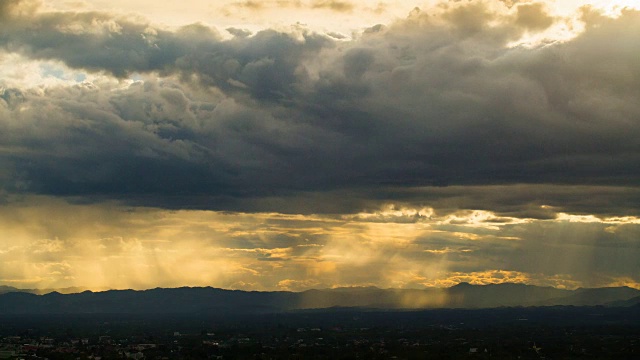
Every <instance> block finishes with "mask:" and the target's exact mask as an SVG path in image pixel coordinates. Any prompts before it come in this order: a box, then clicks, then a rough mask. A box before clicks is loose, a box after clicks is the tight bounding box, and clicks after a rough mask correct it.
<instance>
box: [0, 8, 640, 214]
mask: <svg viewBox="0 0 640 360" xmlns="http://www.w3.org/2000/svg"><path fill="white" fill-rule="evenodd" d="M17 3H18V2H15V1H14V2H7V1H4V2H2V3H0V11H1V13H2V16H3V19H4V20H3V22H2V24H1V25H0V29H1V30H2V35H0V45H1V46H2V47H3V48H4V49H5V51H8V52H18V53H20V54H22V55H23V56H26V57H29V58H31V59H45V60H48V59H51V60H59V61H62V62H64V63H65V64H66V65H67V66H69V67H72V68H78V69H85V70H87V71H104V72H105V73H108V74H111V75H113V76H115V77H119V78H124V77H127V76H130V75H131V74H133V73H141V74H143V77H144V78H145V79H146V80H145V81H144V83H136V84H134V85H131V86H129V87H127V88H114V87H112V86H107V85H100V84H98V85H95V86H93V87H90V86H88V85H78V86H75V87H69V88H50V89H48V90H46V91H45V92H44V93H41V92H37V91H32V90H28V89H4V90H3V92H2V96H0V97H1V98H2V100H1V101H0V103H1V104H2V106H0V128H1V129H2V133H1V134H2V135H0V142H1V144H2V146H3V152H2V153H1V155H0V157H1V161H2V163H3V164H4V163H8V164H7V165H6V166H4V165H3V168H4V169H12V171H11V174H9V175H3V176H2V177H0V179H1V180H2V181H3V188H4V189H5V191H9V192H14V193H15V192H31V193H39V194H50V195H64V196H78V197H84V198H117V199H127V200H128V201H130V202H131V203H133V204H148V205H154V206H161V207H185V206H193V207H198V208H216V209H225V208H229V209H241V208H243V207H244V209H245V210H246V209H256V208H263V207H269V206H276V205H274V204H278V205H277V206H280V205H282V204H283V203H289V204H290V205H287V206H288V207H289V208H291V209H292V211H308V212H314V211H335V212H340V211H341V209H340V208H339V206H338V205H336V204H340V206H344V207H343V208H342V210H346V209H353V208H354V207H355V208H358V207H360V208H362V207H366V206H368V204H371V203H372V204H376V206H377V205H379V203H380V200H381V199H382V198H384V200H385V201H387V200H391V201H404V200H405V199H407V197H410V196H418V197H419V198H421V199H424V200H425V202H436V203H440V204H441V205H440V206H441V208H442V209H444V210H443V211H449V210H448V209H449V208H447V206H451V207H452V210H451V211H453V209H454V208H455V209H458V208H471V207H475V208H490V209H491V210H496V211H498V212H499V213H502V214H505V215H517V216H523V217H540V218H544V217H553V216H555V210H554V211H551V210H544V209H542V210H541V208H540V205H550V206H557V207H560V208H563V209H569V210H574V211H578V212H581V211H585V212H590V211H591V212H600V213H603V214H620V213H626V212H631V213H634V214H635V213H637V212H638V210H637V205H635V204H637V202H635V204H634V201H635V200H633V201H632V200H629V199H637V196H638V195H637V188H636V186H637V184H638V183H639V178H640V166H637V165H638V164H639V163H640V143H638V140H637V136H636V135H637V134H638V133H640V123H639V122H638V119H639V118H640V106H639V105H638V104H637V101H636V99H638V97H639V96H640V90H639V89H640V83H638V79H639V77H638V76H637V75H638V74H639V73H640V68H638V65H637V64H638V62H637V53H638V50H639V49H638V45H637V41H635V40H636V39H635V34H636V33H638V31H640V28H639V26H640V25H638V24H640V21H638V20H640V13H639V12H636V11H631V10H627V11H624V12H623V14H622V16H621V17H620V18H617V19H609V18H603V17H597V16H591V17H589V16H585V21H587V28H586V31H585V32H584V33H582V34H581V35H579V36H578V37H577V38H575V39H572V40H568V41H566V42H557V43H552V44H547V45H546V46H540V47H534V48H526V47H513V48H509V47H507V44H508V43H509V42H511V41H513V40H516V39H518V38H519V37H520V36H522V35H523V34H524V33H526V32H535V31H539V30H543V29H545V28H547V27H548V26H550V25H551V24H552V22H553V19H552V18H551V17H550V16H549V15H548V14H547V13H546V12H545V11H544V8H542V7H540V6H538V5H530V4H524V5H518V6H517V7H515V10H514V11H515V12H514V16H512V17H507V18H504V17H497V16H496V15H495V14H493V13H491V11H489V10H488V9H487V8H485V7H483V5H482V4H481V3H471V4H469V5H466V6H461V7H457V8H455V9H454V10H451V11H449V12H448V13H446V14H445V15H443V16H442V17H441V18H440V19H437V20H438V21H436V20H433V19H430V18H429V16H427V15H423V14H422V15H421V14H416V15H415V16H412V17H410V18H408V19H406V20H404V21H401V22H398V23H396V24H392V25H391V26H388V27H386V28H385V27H378V28H376V31H368V32H365V33H364V34H363V35H362V36H361V37H360V38H358V39H356V40H353V41H349V42H338V41H334V40H332V39H330V38H328V37H325V36H321V35H317V34H313V33H305V32H303V33H302V34H300V36H294V35H291V34H284V33H280V32H276V31H273V30H265V31H261V32H258V33H257V34H255V35H252V36H236V37H234V38H233V39H230V40H223V39H222V38H221V37H219V36H218V34H217V32H216V31H215V30H214V29H211V28H208V27H205V26H203V25H190V26H186V27H183V28H181V29H179V30H176V31H169V30H163V29H159V28H154V27H153V26H150V25H149V24H146V23H142V22H139V21H137V20H135V19H120V18H113V17H111V16H110V15H108V14H102V13H43V14H37V13H32V12H31V13H29V12H24V11H22V12H16V11H14V10H12V9H15V6H14V5H13V4H17ZM478 14H480V15H478ZM471 20H472V21H471ZM496 22H497V23H496ZM595 22H597V24H596V23H595ZM596 25H597V26H596ZM154 76H159V77H160V78H161V79H160V80H151V78H152V77H154ZM9 150H10V151H9ZM511 184H537V185H536V186H531V185H529V186H524V187H523V188H518V187H509V186H508V185H511ZM578 185H579V186H578ZM433 186H435V187H433ZM444 186H448V187H444ZM486 186H489V187H486ZM572 186H578V187H576V188H572ZM416 187H427V189H428V190H426V191H425V192H424V193H422V194H420V193H419V191H418V194H415V193H414V191H415V188H416ZM429 187H431V188H429ZM504 189H510V190H513V189H515V193H514V194H513V196H509V195H505V194H502V193H501V191H503V190H504ZM531 189H533V191H540V192H541V193H543V194H544V195H545V196H547V194H548V197H546V198H545V197H543V198H542V199H540V198H534V197H533V196H532V195H531ZM576 189H577V190H576ZM593 189H596V190H597V191H598V192H597V193H596V194H597V195H596V196H593V197H591V196H590V197H589V198H585V194H591V191H592V190H593ZM579 190H584V192H580V191H579ZM458 192H459V193H461V194H458ZM576 192H577V193H576ZM315 194H325V195H326V196H327V199H333V198H332V196H334V195H335V194H341V195H340V196H338V197H342V196H344V197H347V198H349V197H350V196H353V199H339V200H337V202H336V203H333V204H328V203H329V202H331V201H324V202H318V203H313V204H308V203H304V201H303V200H300V199H307V198H313V197H314V196H317V195H315ZM482 194H484V195H482ZM627 194H631V197H628V198H627V197H625V196H627ZM360 196H362V198H360ZM559 199H562V200H563V201H564V202H563V201H561V200H559ZM612 199H616V200H620V202H619V203H613V202H612V201H611V200H612ZM406 201H411V200H406ZM413 201H414V202H415V201H416V200H413ZM287 206H282V208H283V209H286V208H287ZM296 209H297V210H296Z"/></svg>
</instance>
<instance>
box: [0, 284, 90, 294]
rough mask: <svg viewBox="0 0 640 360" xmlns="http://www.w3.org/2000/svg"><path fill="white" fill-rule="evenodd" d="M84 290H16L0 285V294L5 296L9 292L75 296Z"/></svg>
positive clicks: (70, 288) (79, 288)
mask: <svg viewBox="0 0 640 360" xmlns="http://www.w3.org/2000/svg"><path fill="white" fill-rule="evenodd" d="M86 290H87V289H86V288H81V287H67V288H60V289H18V288H15V287H13V286H6V285H0V294H6V293H10V292H23V293H30V294H37V295H44V294H48V293H52V292H59V293H61V294H75V293H80V292H83V291H86Z"/></svg>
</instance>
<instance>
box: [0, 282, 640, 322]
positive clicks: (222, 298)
mask: <svg viewBox="0 0 640 360" xmlns="http://www.w3.org/2000/svg"><path fill="white" fill-rule="evenodd" d="M16 290H20V289H16ZM638 297H640V290H637V289H633V288H629V287H608V288H591V289H576V290H565V289H557V288H553V287H540V286H535V285H526V284H514V283H503V284H490V285H472V284H468V283H461V284H458V285H455V286H452V287H449V288H425V289H380V288H377V287H354V288H340V289H320V290H318V289H310V290H306V291H302V292H291V291H244V290H229V289H220V288H214V287H187V286H185V287H179V288H154V289H147V290H132V289H122V290H106V291H98V292H93V291H88V290H85V291H83V292H80V293H73V294H63V293H60V292H56V291H53V292H49V293H47V294H34V293H31V292H28V291H12V292H6V293H3V294H0V314H5V315H6V314H86V313H114V314H117V313H122V314H125V313H126V314H212V313H218V312H225V313H235V314H241V313H246V314H253V313H278V312H287V311H294V310H304V309H328V308H335V307H354V308H375V309H434V308H468V309H482V308H498V307H527V306H557V305H563V306H567V305H568V306H634V305H635V304H637V301H635V299H636V298H638Z"/></svg>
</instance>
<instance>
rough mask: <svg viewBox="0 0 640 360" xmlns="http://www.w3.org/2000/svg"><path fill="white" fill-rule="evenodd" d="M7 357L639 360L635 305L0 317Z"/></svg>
mask: <svg viewBox="0 0 640 360" xmlns="http://www.w3.org/2000/svg"><path fill="white" fill-rule="evenodd" d="M0 337H1V339H2V340H1V342H2V344H0V358H9V359H18V358H22V359H38V358H47V359H52V360H53V359H98V358H100V359H103V360H106V359H125V358H133V359H142V358H144V359H518V358H520V359H640V307H638V306H634V307H630V308H605V307H539V308H499V309H484V310H446V309H445V310H428V311H379V310H363V309H344V308H335V309H325V310H309V311H298V312H289V313H280V314H270V315H269V314H261V315H225V314H217V315H207V316H206V317H202V316H200V317H198V316H187V315H174V316H170V315H162V316H152V315H122V314H120V315H96V314H91V315H39V316H33V315H15V316H6V315H5V316H2V317H0Z"/></svg>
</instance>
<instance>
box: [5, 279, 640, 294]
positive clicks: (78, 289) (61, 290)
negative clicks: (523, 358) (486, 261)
mask: <svg viewBox="0 0 640 360" xmlns="http://www.w3.org/2000/svg"><path fill="white" fill-rule="evenodd" d="M500 285H520V286H526V287H537V288H552V289H556V290H565V291H570V292H573V291H580V290H594V289H615V288H627V289H633V290H639V291H640V289H638V288H634V287H630V286H627V285H621V286H605V287H592V288H583V287H577V288H573V289H567V288H558V287H553V286H538V285H530V284H525V283H513V282H503V283H488V284H471V283H468V282H460V283H457V284H454V285H450V286H446V287H437V286H431V287H423V288H380V287H377V286H374V285H370V286H359V285H354V286H342V287H332V288H310V289H305V290H246V289H232V288H220V287H215V286H206V285H202V286H189V285H183V286H178V287H153V288H138V289H134V288H104V289H89V288H85V287H82V286H75V287H67V288H57V289H46V288H35V289H26V288H15V287H13V286H9V285H0V287H6V288H11V289H14V290H17V292H28V291H38V293H34V294H35V295H47V294H51V293H58V294H63V295H72V294H80V293H84V292H91V293H102V292H109V291H135V292H141V291H149V290H176V289H214V290H223V291H241V292H291V293H303V292H307V291H331V290H351V289H353V290H358V289H375V290H383V291H385V290H394V291H396V290H397V291H404V290H407V291H421V290H448V289H452V288H456V287H461V286H471V287H474V286H475V287H488V286H500ZM44 291H46V292H44ZM71 291H74V292H71ZM0 294H3V293H0Z"/></svg>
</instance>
